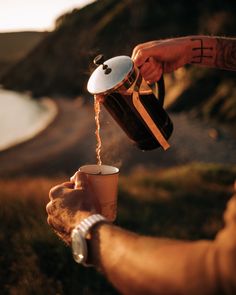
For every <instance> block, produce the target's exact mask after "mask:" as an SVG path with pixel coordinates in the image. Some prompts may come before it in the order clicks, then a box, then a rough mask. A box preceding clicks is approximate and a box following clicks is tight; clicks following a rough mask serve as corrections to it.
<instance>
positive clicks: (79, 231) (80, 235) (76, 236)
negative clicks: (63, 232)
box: [71, 214, 106, 266]
mask: <svg viewBox="0 0 236 295" xmlns="http://www.w3.org/2000/svg"><path fill="white" fill-rule="evenodd" d="M104 220H106V218H105V217H104V216H102V215H100V214H93V215H90V216H89V217H87V218H85V219H83V220H82V221H81V222H80V223H79V224H78V225H77V226H76V227H75V228H74V229H73V230H72V232H71V239H72V253H73V257H74V260H75V261H76V262H77V263H82V264H83V265H84V266H89V265H88V264H86V260H87V256H88V248H87V242H86V236H87V235H88V233H89V231H90V230H91V228H92V227H93V226H94V225H95V224H97V223H99V222H101V221H104ZM78 244H79V245H80V246H79V249H78V246H77V245H78Z"/></svg>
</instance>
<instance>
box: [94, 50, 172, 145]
mask: <svg viewBox="0 0 236 295" xmlns="http://www.w3.org/2000/svg"><path fill="white" fill-rule="evenodd" d="M99 58H100V57H99ZM99 58H97V59H96V62H98V61H99ZM143 85H145V88H144V89H143V88H142V86H143ZM155 88H156V89H158V96H157V93H154V91H153V90H152V88H151V87H149V85H148V84H147V83H146V82H145V81H144V79H143V78H142V76H141V74H140V72H139V70H138V69H137V68H136V67H135V66H134V63H133V61H132V60H131V58H130V57H128V56H118V57H114V58H111V59H109V60H108V61H106V62H103V60H102V62H101V64H100V65H99V66H98V68H97V69H96V70H95V71H94V72H93V74H92V75H91V77H90V79H89V81H88V91H89V92H90V93H92V94H95V95H102V96H103V97H104V99H103V105H104V107H105V108H106V109H107V111H108V112H109V113H110V114H111V116H112V117H113V118H114V119H115V121H116V122H117V123H118V124H119V126H120V127H121V128H122V129H123V130H124V132H125V133H126V134H127V135H128V137H129V138H130V139H131V140H132V141H133V142H134V143H135V144H136V145H137V146H138V147H139V148H140V149H141V150H152V149H155V148H157V147H160V146H161V147H162V148H163V149H164V150H166V149H168V148H169V143H168V141H167V140H168V139H169V137H170V135H171V133H172V131H173V124H172V122H171V120H170V118H169V116H168V114H167V113H166V112H165V110H164V109H163V101H164V93H165V91H164V80H163V77H162V79H161V80H160V81H159V82H158V83H157V84H156V87H155Z"/></svg>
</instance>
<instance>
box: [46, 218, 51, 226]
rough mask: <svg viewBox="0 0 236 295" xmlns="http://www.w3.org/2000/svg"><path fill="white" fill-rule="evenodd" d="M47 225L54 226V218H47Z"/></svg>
mask: <svg viewBox="0 0 236 295" xmlns="http://www.w3.org/2000/svg"><path fill="white" fill-rule="evenodd" d="M47 223H48V224H49V225H50V226H52V218H51V217H50V216H48V218H47Z"/></svg>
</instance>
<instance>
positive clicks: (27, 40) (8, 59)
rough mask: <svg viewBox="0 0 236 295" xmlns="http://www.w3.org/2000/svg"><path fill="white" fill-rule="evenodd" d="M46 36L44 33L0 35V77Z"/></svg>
mask: <svg viewBox="0 0 236 295" xmlns="http://www.w3.org/2000/svg"><path fill="white" fill-rule="evenodd" d="M46 35H47V33H46V32H13V33H0V44H1V46H0V77H1V75H3V74H4V73H5V72H6V71H7V70H8V69H9V68H10V67H11V66H13V65H14V64H15V63H16V62H18V61H19V60H21V59H22V58H24V57H25V56H26V55H27V53H28V52H29V51H30V50H32V49H33V48H34V47H35V46H36V45H37V44H38V43H39V42H40V41H41V40H42V39H43V38H44V37H45V36H46Z"/></svg>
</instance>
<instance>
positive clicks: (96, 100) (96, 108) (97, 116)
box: [94, 95, 102, 165]
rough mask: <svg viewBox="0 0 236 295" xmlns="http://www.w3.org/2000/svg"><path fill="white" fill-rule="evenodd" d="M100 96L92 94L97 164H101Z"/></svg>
mask: <svg viewBox="0 0 236 295" xmlns="http://www.w3.org/2000/svg"><path fill="white" fill-rule="evenodd" d="M101 99H102V98H101V97H100V96H97V95H94V113H95V123H96V130H95V135H96V140H97V144H96V156H97V164H98V165H102V160H101V149H102V140H101V136H100V112H101V104H100V103H101Z"/></svg>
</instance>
